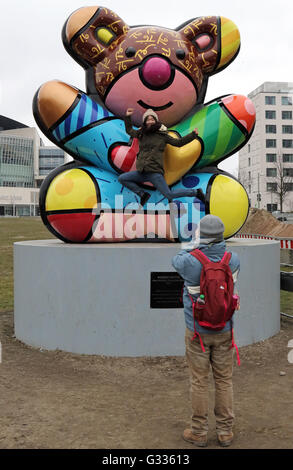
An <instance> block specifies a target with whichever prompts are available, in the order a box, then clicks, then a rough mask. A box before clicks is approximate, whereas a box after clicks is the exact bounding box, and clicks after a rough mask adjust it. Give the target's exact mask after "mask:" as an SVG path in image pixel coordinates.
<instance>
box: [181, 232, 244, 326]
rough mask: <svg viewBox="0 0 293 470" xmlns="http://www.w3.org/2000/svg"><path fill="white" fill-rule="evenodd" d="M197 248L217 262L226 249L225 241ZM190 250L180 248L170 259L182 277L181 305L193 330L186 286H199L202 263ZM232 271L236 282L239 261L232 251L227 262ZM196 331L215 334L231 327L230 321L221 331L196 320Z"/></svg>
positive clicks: (194, 296) (195, 297)
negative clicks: (201, 324)
mask: <svg viewBox="0 0 293 470" xmlns="http://www.w3.org/2000/svg"><path fill="white" fill-rule="evenodd" d="M198 249H199V250H201V251H202V252H203V253H204V254H205V255H206V256H207V257H208V258H209V259H210V260H211V261H213V262H218V261H220V260H221V259H222V258H223V256H224V253H225V251H226V242H225V241H222V242H219V243H213V244H209V245H205V244H200V245H199V246H198ZM190 251H192V249H190V250H181V251H180V252H179V253H178V254H177V255H175V256H174V257H173V259H172V266H173V268H174V269H175V270H176V271H177V272H178V274H180V276H181V277H182V279H184V289H183V305H184V315H185V323H186V327H187V328H188V329H189V330H191V331H194V320H193V311H192V302H191V299H190V297H189V294H188V291H187V289H186V286H199V285H200V274H201V270H202V264H201V263H200V262H199V261H198V260H197V259H196V258H195V257H194V256H192V255H191V254H190ZM229 266H230V268H231V271H232V273H233V274H234V276H233V277H234V281H235V282H236V279H237V275H238V272H239V269H240V262H239V258H238V255H237V254H236V253H232V256H231V260H230V263H229ZM198 295H199V293H198V294H194V295H193V298H194V299H197V297H198ZM195 327H196V331H198V332H199V333H211V334H217V333H222V332H224V331H228V330H230V328H231V322H227V323H226V325H225V327H224V328H223V329H222V330H221V331H213V330H208V329H206V328H203V327H202V326H200V325H199V324H198V323H197V322H196V324H195Z"/></svg>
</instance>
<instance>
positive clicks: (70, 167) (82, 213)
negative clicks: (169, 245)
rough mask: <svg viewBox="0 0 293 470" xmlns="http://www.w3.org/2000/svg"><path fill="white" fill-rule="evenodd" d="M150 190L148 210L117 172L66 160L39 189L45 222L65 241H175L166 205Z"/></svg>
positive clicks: (158, 195)
mask: <svg viewBox="0 0 293 470" xmlns="http://www.w3.org/2000/svg"><path fill="white" fill-rule="evenodd" d="M160 196H161V194H160V193H158V191H154V190H153V191H152V195H151V199H150V201H151V205H150V210H146V209H144V208H142V207H141V206H140V205H139V200H138V198H136V196H135V195H134V194H133V192H132V191H129V190H127V189H126V188H124V187H122V186H121V184H120V183H119V181H118V175H114V174H113V173H110V172H107V171H105V170H102V169H100V168H96V167H91V166H81V165H80V164H78V163H77V162H71V163H69V164H66V165H62V166H61V167H59V168H57V169H55V170H54V171H53V172H52V173H50V175H48V176H47V178H46V179H45V180H44V182H43V184H42V186H41V190H40V210H41V216H42V219H43V222H44V224H45V225H46V226H47V228H48V229H49V230H50V231H51V232H52V233H53V234H54V235H55V236H56V237H58V238H60V239H61V240H63V241H65V242H71V243H85V242H111V241H118V242H122V241H126V240H131V239H137V238H139V239H146V238H148V236H150V237H151V238H154V237H157V238H163V239H167V240H171V241H174V239H175V236H174V233H175V232H174V233H173V229H172V224H171V221H170V213H169V212H170V211H169V207H168V205H167V204H166V205H164V204H161V205H160V206H158V205H157V201H158V198H159V197H160Z"/></svg>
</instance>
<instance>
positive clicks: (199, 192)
mask: <svg viewBox="0 0 293 470" xmlns="http://www.w3.org/2000/svg"><path fill="white" fill-rule="evenodd" d="M195 197H196V198H197V199H199V200H200V201H201V202H203V203H204V204H205V202H206V198H205V195H204V193H203V190H202V189H201V188H199V189H197V190H196V194H195Z"/></svg>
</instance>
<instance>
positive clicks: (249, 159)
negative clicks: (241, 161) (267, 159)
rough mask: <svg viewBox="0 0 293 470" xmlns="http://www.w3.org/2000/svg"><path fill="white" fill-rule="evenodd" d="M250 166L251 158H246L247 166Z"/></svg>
mask: <svg viewBox="0 0 293 470" xmlns="http://www.w3.org/2000/svg"><path fill="white" fill-rule="evenodd" d="M250 165H251V158H250V157H248V166H250Z"/></svg>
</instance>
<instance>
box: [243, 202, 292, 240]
mask: <svg viewBox="0 0 293 470" xmlns="http://www.w3.org/2000/svg"><path fill="white" fill-rule="evenodd" d="M239 233H247V234H255V235H268V236H272V237H281V238H293V224H288V223H285V222H280V221H279V220H277V219H276V218H275V217H274V216H273V215H272V214H271V213H270V212H267V211H265V210H263V209H255V208H254V209H250V211H249V215H248V218H247V220H246V222H245V224H244V225H243V227H242V229H241V230H240V232H239Z"/></svg>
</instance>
